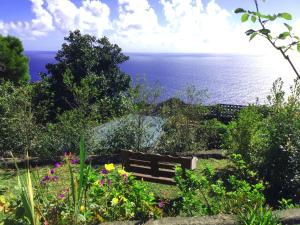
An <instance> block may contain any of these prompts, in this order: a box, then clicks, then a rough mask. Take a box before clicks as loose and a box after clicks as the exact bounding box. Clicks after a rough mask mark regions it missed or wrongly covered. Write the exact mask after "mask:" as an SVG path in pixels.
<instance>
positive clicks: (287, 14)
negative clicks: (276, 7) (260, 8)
mask: <svg viewBox="0 0 300 225" xmlns="http://www.w3.org/2000/svg"><path fill="white" fill-rule="evenodd" d="M278 17H281V18H283V19H286V20H292V15H291V14H289V13H279V14H278Z"/></svg>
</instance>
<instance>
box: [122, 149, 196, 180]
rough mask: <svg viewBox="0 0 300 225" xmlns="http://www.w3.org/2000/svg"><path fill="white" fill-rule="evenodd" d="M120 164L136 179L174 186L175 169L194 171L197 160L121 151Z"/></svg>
mask: <svg viewBox="0 0 300 225" xmlns="http://www.w3.org/2000/svg"><path fill="white" fill-rule="evenodd" d="M121 156H122V164H123V166H124V167H125V170H126V171H128V172H132V173H133V175H134V176H136V177H137V178H138V179H143V180H145V181H150V182H156V183H161V184H172V185H174V184H175V181H174V180H173V178H174V176H175V167H176V165H180V166H181V167H182V168H184V169H195V168H196V161H197V158H195V157H174V156H163V155H159V154H146V153H139V152H132V151H125V150H122V151H121Z"/></svg>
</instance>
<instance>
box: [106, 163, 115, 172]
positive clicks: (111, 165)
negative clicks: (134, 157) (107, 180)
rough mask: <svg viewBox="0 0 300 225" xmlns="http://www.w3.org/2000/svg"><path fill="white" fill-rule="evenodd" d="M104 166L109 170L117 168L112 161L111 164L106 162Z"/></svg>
mask: <svg viewBox="0 0 300 225" xmlns="http://www.w3.org/2000/svg"><path fill="white" fill-rule="evenodd" d="M104 167H105V169H106V170H107V171H111V170H114V169H115V166H114V164H112V163H110V164H105V165H104Z"/></svg>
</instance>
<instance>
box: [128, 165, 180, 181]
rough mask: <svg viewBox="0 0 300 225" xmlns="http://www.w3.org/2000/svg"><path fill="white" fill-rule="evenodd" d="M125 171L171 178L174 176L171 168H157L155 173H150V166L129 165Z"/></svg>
mask: <svg viewBox="0 0 300 225" xmlns="http://www.w3.org/2000/svg"><path fill="white" fill-rule="evenodd" d="M126 170H127V171H129V172H133V173H139V174H147V175H151V176H152V177H167V178H173V177H174V176H175V171H174V170H173V171H172V170H157V171H156V173H155V174H154V173H152V171H153V170H152V169H151V167H140V166H132V165H130V166H129V167H128V168H126Z"/></svg>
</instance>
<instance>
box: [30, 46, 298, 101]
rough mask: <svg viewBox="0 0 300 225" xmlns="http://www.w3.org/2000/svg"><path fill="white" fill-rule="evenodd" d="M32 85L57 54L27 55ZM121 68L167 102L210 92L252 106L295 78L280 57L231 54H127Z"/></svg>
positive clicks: (217, 97)
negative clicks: (192, 91)
mask: <svg viewBox="0 0 300 225" xmlns="http://www.w3.org/2000/svg"><path fill="white" fill-rule="evenodd" d="M25 54H26V55H27V56H28V57H29V59H30V73H31V79H32V81H33V82H34V81H37V80H39V79H40V77H39V76H38V73H39V72H45V65H46V64H47V63H55V59H54V56H55V52H26V53H25ZM126 55H128V56H129V57H130V59H129V60H128V61H127V62H125V63H124V64H122V65H120V67H121V69H122V70H123V71H124V72H126V73H128V74H129V75H131V76H132V77H133V79H135V78H136V77H137V76H139V77H145V78H146V80H147V83H148V84H149V85H153V84H154V83H155V82H159V84H160V86H161V87H162V89H163V97H162V98H163V99H167V98H169V97H173V96H177V94H178V93H179V92H182V91H183V90H184V89H185V87H187V86H190V85H195V86H196V88H198V89H207V91H208V94H209V96H210V97H209V99H208V100H207V101H206V103H208V104H210V103H228V104H248V103H254V102H256V99H257V98H259V100H260V103H264V102H265V101H266V96H267V95H268V94H269V93H270V89H271V87H272V83H273V82H274V81H275V79H277V78H279V77H282V79H283V80H284V81H285V89H286V90H287V89H288V86H289V85H290V84H292V81H293V79H294V78H295V75H294V74H293V71H292V70H291V69H290V68H289V66H288V64H287V62H285V61H284V60H283V59H282V58H280V57H273V56H246V55H229V54H177V53H176V54H175V53H174V54H162V53H126Z"/></svg>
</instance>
